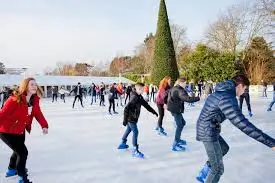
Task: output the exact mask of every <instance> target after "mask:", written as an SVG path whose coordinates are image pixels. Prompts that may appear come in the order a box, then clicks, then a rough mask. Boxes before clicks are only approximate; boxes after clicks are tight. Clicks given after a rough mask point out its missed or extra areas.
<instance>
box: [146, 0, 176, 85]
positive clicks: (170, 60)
mask: <svg viewBox="0 0 275 183" xmlns="http://www.w3.org/2000/svg"><path fill="white" fill-rule="evenodd" d="M155 36H156V37H155V39H156V40H155V50H154V56H153V63H152V70H151V80H152V82H153V83H154V84H156V85H158V84H159V82H160V81H161V80H162V79H163V78H164V77H165V76H170V77H171V78H172V81H175V80H176V79H177V78H178V77H179V71H178V66H177V61H176V56H175V49H174V45H173V39H172V35H171V30H170V25H169V19H168V15H167V9H166V5H165V0H161V1H160V6H159V14H158V24H157V32H156V35H155Z"/></svg>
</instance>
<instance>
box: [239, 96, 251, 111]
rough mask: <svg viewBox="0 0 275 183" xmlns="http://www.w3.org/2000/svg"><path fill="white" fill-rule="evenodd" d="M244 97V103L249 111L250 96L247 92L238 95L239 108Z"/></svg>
mask: <svg viewBox="0 0 275 183" xmlns="http://www.w3.org/2000/svg"><path fill="white" fill-rule="evenodd" d="M244 99H245V102H246V105H247V109H248V111H249V112H251V105H250V96H249V93H244V94H242V95H241V96H240V108H241V111H242V108H243V100H244Z"/></svg>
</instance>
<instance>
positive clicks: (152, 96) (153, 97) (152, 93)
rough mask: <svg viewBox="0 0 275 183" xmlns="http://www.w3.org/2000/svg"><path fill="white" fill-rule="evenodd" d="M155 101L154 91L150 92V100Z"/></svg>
mask: <svg viewBox="0 0 275 183" xmlns="http://www.w3.org/2000/svg"><path fill="white" fill-rule="evenodd" d="M152 99H153V102H155V92H151V96H150V102H151V101H152Z"/></svg>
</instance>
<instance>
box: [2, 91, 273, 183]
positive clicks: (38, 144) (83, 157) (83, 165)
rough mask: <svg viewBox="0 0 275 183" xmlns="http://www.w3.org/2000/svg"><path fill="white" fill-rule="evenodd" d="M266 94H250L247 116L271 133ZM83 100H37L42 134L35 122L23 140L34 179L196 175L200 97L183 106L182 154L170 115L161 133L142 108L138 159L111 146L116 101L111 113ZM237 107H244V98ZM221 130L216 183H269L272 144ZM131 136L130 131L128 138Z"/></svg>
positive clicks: (175, 182)
mask: <svg viewBox="0 0 275 183" xmlns="http://www.w3.org/2000/svg"><path fill="white" fill-rule="evenodd" d="M270 97H271V96H270ZM270 100H271V98H269V99H265V98H260V97H253V98H252V110H253V113H254V117H253V118H250V119H251V121H252V122H253V123H254V124H255V125H256V126H258V127H260V128H261V129H263V131H265V132H267V133H268V134H270V135H271V136H273V137H275V112H274V111H273V112H266V109H267V106H268V104H269V102H270ZM89 104H90V98H87V99H86V100H85V109H82V108H81V106H80V104H79V103H77V104H76V108H75V109H72V107H71V105H72V98H68V101H67V103H66V104H64V103H62V102H61V101H60V100H59V101H58V103H53V104H52V103H51V101H50V100H47V99H43V102H42V109H43V111H44V113H45V116H46V118H47V120H48V122H49V125H50V129H49V134H48V135H47V136H43V135H42V132H41V129H40V127H39V125H38V124H37V123H36V122H35V121H34V125H33V131H32V133H31V135H27V139H26V144H27V147H28V150H29V158H28V163H27V167H28V169H29V172H30V179H31V180H33V182H34V183H195V182H197V181H196V180H195V176H196V175H197V173H198V171H199V170H200V169H201V167H202V166H203V164H204V162H205V160H206V153H205V150H204V148H203V145H202V143H201V142H197V141H196V140H195V135H196V133H195V124H196V120H197V118H198V115H199V112H200V109H201V107H202V105H203V101H202V102H200V103H198V104H197V105H196V106H195V107H189V106H188V105H186V112H185V114H184V118H185V120H186V121H187V125H186V126H185V128H184V130H183V135H182V137H183V138H184V139H186V140H187V142H188V146H187V151H186V152H184V153H175V152H172V151H171V144H172V141H173V134H174V130H175V129H174V124H173V119H172V117H171V115H170V114H169V113H168V112H166V115H165V117H164V125H163V126H164V128H165V129H166V130H167V132H168V137H163V136H158V135H157V134H156V132H155V131H154V129H155V127H156V122H157V118H156V117H155V116H153V115H152V114H151V113H149V112H147V111H145V110H144V109H143V110H142V114H141V118H140V121H139V144H140V150H141V151H142V152H144V153H145V155H146V156H147V159H145V160H139V159H134V158H132V157H131V152H130V151H126V152H119V151H117V149H116V148H117V146H118V145H119V143H120V141H121V140H120V139H121V136H122V134H123V132H124V129H125V128H124V127H123V126H122V119H123V117H122V114H123V112H122V111H123V109H122V107H119V108H118V112H119V114H118V115H113V116H110V115H108V114H107V106H106V107H99V105H98V103H97V104H96V105H94V106H91V105H89ZM106 104H107V103H106ZM152 105H153V104H152ZM153 106H154V108H156V107H155V105H153ZM273 109H274V107H273ZM274 110H275V109H274ZM244 113H245V114H247V110H246V104H245V103H244ZM222 131H223V133H222V135H223V137H224V138H225V139H226V141H227V142H228V144H229V145H230V151H229V153H228V154H227V155H226V157H225V159H224V164H225V173H224V175H223V177H222V179H221V181H220V182H221V183H274V182H275V180H274V173H275V151H272V150H271V149H269V148H267V147H266V146H264V145H262V144H260V143H258V142H257V141H255V140H253V139H250V138H249V137H247V136H246V135H245V134H242V133H241V132H240V131H239V130H238V129H237V128H235V127H234V126H233V125H232V124H230V122H228V121H226V122H225V123H224V124H223V125H222ZM131 139H132V138H131V136H130V138H129V145H131ZM0 149H1V150H0V174H1V176H0V182H1V183H12V182H16V178H11V179H6V178H4V173H5V170H6V168H7V165H8V161H9V157H10V155H11V150H10V149H9V148H8V147H7V146H6V145H5V144H4V143H2V142H0Z"/></svg>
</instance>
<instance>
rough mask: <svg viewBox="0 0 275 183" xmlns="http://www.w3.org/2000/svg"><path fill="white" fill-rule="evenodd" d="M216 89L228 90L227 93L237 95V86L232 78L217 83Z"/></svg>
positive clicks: (220, 90)
mask: <svg viewBox="0 0 275 183" xmlns="http://www.w3.org/2000/svg"><path fill="white" fill-rule="evenodd" d="M215 91H217V92H227V93H230V94H233V95H236V87H235V84H234V83H233V81H232V80H228V81H224V82H221V83H219V84H217V86H216V88H215Z"/></svg>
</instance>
